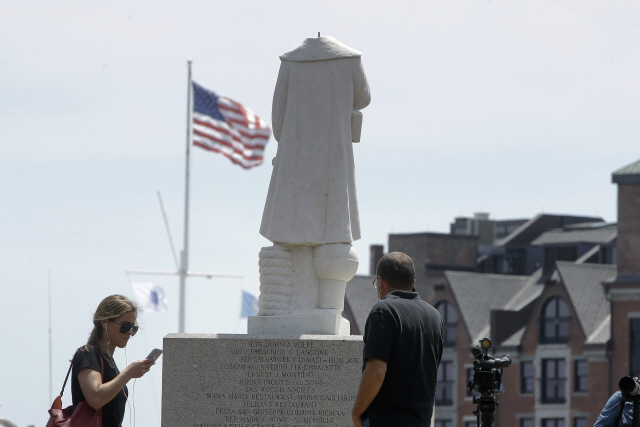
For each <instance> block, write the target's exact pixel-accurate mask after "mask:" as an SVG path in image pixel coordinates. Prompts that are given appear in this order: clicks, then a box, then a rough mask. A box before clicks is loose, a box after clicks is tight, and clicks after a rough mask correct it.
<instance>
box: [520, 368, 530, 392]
mask: <svg viewBox="0 0 640 427" xmlns="http://www.w3.org/2000/svg"><path fill="white" fill-rule="evenodd" d="M520 393H533V362H531V361H523V362H520Z"/></svg>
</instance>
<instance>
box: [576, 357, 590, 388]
mask: <svg viewBox="0 0 640 427" xmlns="http://www.w3.org/2000/svg"><path fill="white" fill-rule="evenodd" d="M587 367H588V363H587V361H586V360H576V361H575V363H574V375H573V391H583V392H586V391H587Z"/></svg>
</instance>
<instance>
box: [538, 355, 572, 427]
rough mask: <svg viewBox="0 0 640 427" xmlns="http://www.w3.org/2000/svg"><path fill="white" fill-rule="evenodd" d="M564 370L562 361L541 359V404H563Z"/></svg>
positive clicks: (565, 380)
mask: <svg viewBox="0 0 640 427" xmlns="http://www.w3.org/2000/svg"><path fill="white" fill-rule="evenodd" d="M565 369H566V363H565V361H564V359H542V384H541V386H542V403H564V402H565V396H564V394H565V385H566V382H567V378H566V375H565ZM554 419H555V418H554ZM542 427H544V425H543V426H542Z"/></svg>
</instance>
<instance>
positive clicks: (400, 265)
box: [376, 252, 416, 298]
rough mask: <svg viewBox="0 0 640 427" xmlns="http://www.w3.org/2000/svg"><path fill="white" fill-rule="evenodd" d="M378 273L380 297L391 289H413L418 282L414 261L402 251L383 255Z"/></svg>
mask: <svg viewBox="0 0 640 427" xmlns="http://www.w3.org/2000/svg"><path fill="white" fill-rule="evenodd" d="M376 275H377V279H378V292H379V295H380V298H384V297H385V296H386V295H387V294H388V293H389V292H391V291H411V290H412V289H413V285H414V284H415V282H416V271H415V268H414V267H413V261H412V260H411V258H410V257H409V256H408V255H406V254H403V253H402V252H391V253H389V254H387V255H385V256H383V257H382V258H381V259H380V261H378V266H377V267H376Z"/></svg>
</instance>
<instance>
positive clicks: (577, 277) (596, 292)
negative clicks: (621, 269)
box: [556, 261, 617, 343]
mask: <svg viewBox="0 0 640 427" xmlns="http://www.w3.org/2000/svg"><path fill="white" fill-rule="evenodd" d="M556 268H557V271H558V273H559V274H560V278H561V280H562V283H564V286H565V288H566V289H567V292H568V293H569V296H570V297H571V303H572V304H573V306H574V308H575V310H576V314H577V316H578V321H579V322H580V325H581V326H582V330H583V331H584V333H585V335H586V336H587V339H588V340H589V339H590V340H591V342H593V343H596V342H601V343H604V342H606V341H608V340H609V337H610V329H609V328H602V329H603V330H602V331H598V329H599V328H600V327H602V325H603V322H605V320H606V319H607V318H608V317H609V315H610V306H609V302H608V301H607V299H606V297H605V293H604V289H603V287H602V283H603V282H606V281H610V280H613V279H614V278H615V277H616V271H617V270H616V266H615V265H603V264H575V263H573V262H566V261H558V262H557V264H556ZM598 332H600V333H598ZM594 333H596V334H595V336H592V335H594ZM595 339H597V340H598V341H593V340H595Z"/></svg>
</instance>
